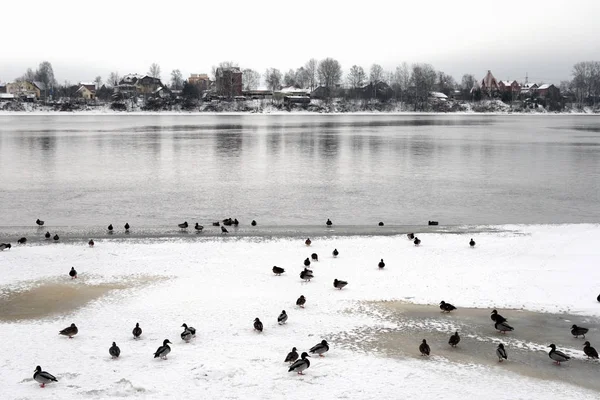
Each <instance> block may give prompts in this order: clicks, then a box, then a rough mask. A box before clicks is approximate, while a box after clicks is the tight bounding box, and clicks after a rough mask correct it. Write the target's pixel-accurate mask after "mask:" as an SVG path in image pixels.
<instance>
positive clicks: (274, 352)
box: [0, 225, 600, 399]
mask: <svg viewBox="0 0 600 400" xmlns="http://www.w3.org/2000/svg"><path fill="white" fill-rule="evenodd" d="M501 228H503V229H504V231H503V232H499V233H482V234H478V235H477V237H475V238H474V239H475V240H476V241H477V246H476V247H475V248H473V249H472V248H469V246H468V241H469V239H470V236H468V235H457V234H440V233H437V234H422V235H418V236H419V237H420V238H421V239H422V241H423V242H422V244H421V246H420V247H415V246H414V245H413V244H412V243H411V242H410V241H408V240H407V239H406V238H405V237H404V236H392V237H389V236H387V237H337V238H336V237H333V238H327V239H322V238H314V239H313V245H312V246H310V247H306V246H305V245H304V240H303V238H293V239H277V240H264V239H260V238H245V239H237V238H235V237H234V236H231V237H224V238H210V239H201V238H200V239H197V240H189V239H182V240H177V239H175V240H173V239H169V240H162V241H161V240H126V241H121V240H98V241H96V247H95V248H88V247H87V246H86V245H85V243H81V244H68V245H66V244H65V245H63V244H54V243H52V244H50V243H49V244H47V245H37V246H14V247H13V248H12V249H11V250H8V251H4V252H2V253H0V268H1V270H2V274H1V275H0V293H1V291H6V290H7V289H8V288H22V289H25V288H27V287H28V286H31V285H33V284H39V283H40V282H39V280H42V281H43V280H48V279H52V280H55V279H64V280H66V281H68V275H67V273H68V271H69V269H70V267H71V266H74V267H75V268H76V269H77V270H78V271H79V274H80V278H79V279H78V280H74V281H68V283H69V284H73V285H85V284H89V283H92V282H93V283H106V282H115V281H122V282H127V281H130V280H131V279H133V278H135V277H136V276H148V275H150V276H160V277H162V280H161V281H160V282H159V283H154V284H151V285H150V286H146V287H143V288H134V289H127V290H123V291H115V292H113V293H112V294H109V295H108V296H105V297H103V298H101V299H99V300H96V301H94V302H91V303H90V304H87V305H85V306H84V307H82V308H80V309H78V310H76V311H74V312H72V313H69V314H67V315H59V316H49V317H48V318H45V319H42V320H35V321H31V320H30V321H20V322H2V323H0V337H2V340H3V342H4V346H3V349H4V351H3V352H2V354H0V366H1V368H2V374H0V386H1V387H2V390H3V395H2V398H9V399H29V398H36V399H51V398H61V399H70V398H82V397H83V398H94V399H95V398H98V399H100V398H109V397H116V396H130V397H139V398H159V399H162V398H164V399H167V398H174V397H181V396H191V398H232V399H233V398H242V397H243V398H267V399H271V398H272V399H279V398H290V399H296V398H298V399H299V398H303V399H306V398H310V399H313V398H326V399H329V398H348V399H368V398H378V399H396V398H399V397H414V398H437V399H439V398H443V399H458V398H465V397H466V398H486V397H490V396H491V393H492V392H493V393H497V391H498V390H499V389H498V388H502V391H503V396H504V397H507V398H511V399H517V398H524V399H525V398H527V399H537V398H548V397H549V396H550V397H551V398H552V397H556V396H557V395H558V394H560V395H561V397H563V398H574V397H578V398H580V399H582V398H584V399H585V398H590V399H591V398H597V393H593V392H590V391H586V390H583V389H580V388H575V387H571V386H566V385H563V384H561V383H560V382H551V383H550V384H549V383H548V382H545V381H541V380H533V379H529V378H525V377H523V376H520V375H516V374H512V373H508V372H505V371H503V369H502V366H501V365H499V366H497V367H494V368H489V367H485V366H480V365H467V366H466V367H465V366H464V365H460V366H459V365H457V364H454V363H452V360H446V359H439V358H432V359H428V360H421V359H405V360H396V359H388V358H383V357H380V356H377V355H373V354H365V353H361V352H353V351H351V350H350V349H348V348H342V347H341V345H339V346H338V345H336V343H335V341H334V340H331V342H330V345H331V350H330V352H329V353H328V354H327V356H326V357H325V358H319V357H313V358H312V359H311V361H312V364H311V368H309V369H308V370H307V371H306V375H305V376H298V375H296V374H293V373H288V372H287V366H286V364H284V363H283V359H284V358H285V356H286V354H287V352H289V351H290V350H291V348H292V347H293V346H296V347H298V349H299V351H304V350H308V348H310V347H311V346H313V345H315V344H316V343H318V342H320V341H321V340H322V339H331V338H333V337H334V336H335V334H336V333H338V332H343V331H348V330H352V329H356V328H359V327H361V326H385V324H386V322H385V321H382V320H379V319H374V318H375V317H372V316H367V315H365V314H359V313H352V312H347V311H348V310H350V311H352V310H353V309H358V308H359V306H360V305H359V304H358V301H360V300H386V299H400V300H408V301H411V302H415V303H427V304H433V307H435V306H436V305H437V304H438V303H439V301H440V300H442V299H443V300H446V301H448V302H452V303H453V304H455V305H456V306H458V307H459V308H460V307H467V306H469V307H473V306H474V307H498V308H501V309H502V308H525V309H529V310H538V311H546V312H560V311H569V312H571V313H580V314H584V315H590V316H599V315H600V303H598V302H596V296H598V294H599V293H600V269H598V268H597V264H598V259H599V252H600V251H599V250H598V247H597V246H596V245H595V243H597V242H598V241H599V240H600V226H599V225H554V226H509V227H501ZM334 248H337V249H338V250H339V251H340V256H339V257H338V258H333V257H332V256H331V252H332V250H333V249H334ZM313 252H316V253H318V254H319V258H320V261H319V262H317V263H313V264H312V265H311V267H312V269H313V270H314V274H315V278H314V279H313V280H312V281H311V282H309V283H304V282H302V281H301V280H300V278H299V273H300V271H301V270H302V268H303V264H302V262H303V260H304V259H305V258H306V257H309V256H310V254H311V253H313ZM381 258H383V259H384V260H385V263H386V267H385V269H384V270H381V271H380V270H378V268H377V263H378V262H379V259H381ZM273 265H277V266H280V267H283V268H285V269H286V273H285V274H284V275H282V276H274V275H273V273H272V272H271V268H272V267H273ZM334 278H338V279H344V280H348V281H349V285H348V286H347V287H346V288H345V289H343V290H341V291H339V290H336V289H334V288H333V279H334ZM301 294H304V295H305V296H306V298H307V304H306V308H305V309H299V308H297V307H296V306H295V301H296V299H297V298H298V296H300V295H301ZM282 309H285V310H286V311H287V313H288V315H289V321H288V323H287V324H286V325H284V326H278V325H277V322H276V321H277V316H278V314H279V313H280V312H281V310H282ZM1 312H2V311H1V310H0V313H1ZM0 316H1V314H0ZM255 317H259V318H260V319H261V320H262V321H263V323H264V326H265V330H264V332H263V333H262V334H259V333H257V332H254V331H253V328H252V321H253V319H254V318H255ZM71 322H74V323H76V324H77V325H78V326H79V329H80V333H79V334H78V335H77V336H76V337H75V338H74V339H71V340H69V339H67V338H64V337H60V336H59V335H58V331H59V330H60V329H62V328H64V327H66V326H68V325H69V324H70V323H71ZM136 322H139V323H140V326H141V327H142V329H143V330H144V333H143V335H142V340H140V341H134V340H133V339H132V336H131V330H132V329H133V327H134V326H135V323H136ZM184 322H186V323H188V324H189V325H192V326H194V327H195V328H196V329H197V330H198V332H197V337H196V339H194V340H193V341H192V342H190V343H184V342H183V341H182V340H181V339H180V337H179V334H180V333H181V331H182V328H180V325H181V324H182V323H184ZM515 336H517V333H515ZM165 338H168V339H170V340H171V342H173V345H172V353H171V354H170V355H169V357H168V360H165V361H163V360H158V359H153V356H152V354H153V352H154V351H155V350H156V348H157V347H158V346H159V345H160V344H161V342H162V340H163V339H165ZM420 339H421V338H415V352H417V347H418V345H419V342H420ZM112 341H116V342H117V344H118V345H119V346H120V347H121V351H122V355H121V358H120V359H118V360H111V359H110V356H109V355H108V348H109V347H110V345H111V342H112ZM490 357H494V354H493V349H492V350H491V351H490ZM540 362H550V360H549V359H547V357H546V359H540ZM38 364H39V365H41V366H42V368H43V369H44V370H47V371H48V372H50V373H53V374H54V375H56V376H57V378H58V379H59V382H58V383H54V384H51V385H49V386H48V387H46V388H44V389H41V388H39V386H37V385H36V383H35V382H34V381H33V380H32V379H31V377H32V375H33V370H34V368H35V366H36V365H38ZM599 370H600V365H599Z"/></svg>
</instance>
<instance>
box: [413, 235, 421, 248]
mask: <svg viewBox="0 0 600 400" xmlns="http://www.w3.org/2000/svg"><path fill="white" fill-rule="evenodd" d="M413 243H414V244H415V246H418V245H420V244H421V239H419V238H418V237H416V236H415V240H414V241H413Z"/></svg>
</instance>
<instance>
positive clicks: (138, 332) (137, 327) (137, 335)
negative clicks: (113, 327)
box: [131, 322, 142, 339]
mask: <svg viewBox="0 0 600 400" xmlns="http://www.w3.org/2000/svg"><path fill="white" fill-rule="evenodd" d="M131 333H133V338H134V339H139V338H140V336H141V335H142V328H140V323H139V322H136V323H135V328H133V331H132V332H131Z"/></svg>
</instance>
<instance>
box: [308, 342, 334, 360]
mask: <svg viewBox="0 0 600 400" xmlns="http://www.w3.org/2000/svg"><path fill="white" fill-rule="evenodd" d="M328 351H329V343H327V340H321V343H318V344H316V345H314V346H313V347H311V348H310V350H309V351H308V352H309V353H311V354H318V355H319V357H323V354H325V353H327V352H328Z"/></svg>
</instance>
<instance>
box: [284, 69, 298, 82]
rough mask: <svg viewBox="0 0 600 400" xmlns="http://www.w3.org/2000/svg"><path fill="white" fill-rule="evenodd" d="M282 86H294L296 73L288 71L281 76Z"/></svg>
mask: <svg viewBox="0 0 600 400" xmlns="http://www.w3.org/2000/svg"><path fill="white" fill-rule="evenodd" d="M283 84H284V85H285V86H296V71H294V70H293V69H290V70H289V71H288V72H286V73H285V75H284V76H283Z"/></svg>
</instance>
